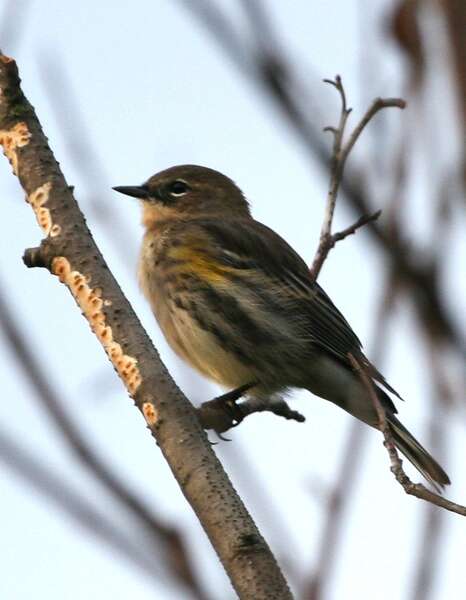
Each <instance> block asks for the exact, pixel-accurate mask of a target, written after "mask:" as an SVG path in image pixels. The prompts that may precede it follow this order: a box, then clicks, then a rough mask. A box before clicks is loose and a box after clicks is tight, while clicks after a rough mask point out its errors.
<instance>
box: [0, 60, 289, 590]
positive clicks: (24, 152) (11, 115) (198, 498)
mask: <svg viewBox="0 0 466 600" xmlns="http://www.w3.org/2000/svg"><path fill="white" fill-rule="evenodd" d="M0 91H1V94H2V103H1V104H0V130H1V131H0V141H1V143H2V145H3V148H4V152H5V154H6V156H7V157H8V159H9V161H10V163H11V165H12V168H13V172H14V173H15V174H16V175H17V176H18V178H19V180H20V183H21V185H22V187H23V188H24V190H25V192H26V195H27V201H28V202H29V203H30V204H31V207H32V208H33V210H34V212H35V214H36V217H37V220H38V223H39V225H40V226H41V227H42V229H43V232H44V234H45V236H46V237H45V238H44V239H43V241H42V243H41V245H40V247H39V248H36V249H33V250H30V251H26V254H25V262H26V264H28V265H29V266H42V267H46V268H47V269H48V270H50V272H51V273H53V274H55V275H57V276H58V278H59V279H60V281H61V282H62V283H65V285H66V286H67V287H68V288H69V290H70V292H71V293H72V295H73V297H74V299H75V300H76V302H77V304H78V305H79V307H80V309H81V311H82V313H83V315H84V317H85V318H86V319H87V320H88V322H89V324H90V326H91V329H92V331H93V332H94V334H95V335H96V337H97V338H98V340H99V341H100V343H101V344H102V346H103V347H104V349H105V351H106V353H107V355H108V357H109V359H110V361H111V362H112V364H113V366H114V368H115V370H116V371H117V373H118V374H119V376H120V378H121V379H122V381H123V383H124V384H125V386H126V388H127V390H128V392H129V394H130V395H131V397H132V398H133V399H134V401H135V403H136V406H137V407H138V409H139V410H140V412H141V413H142V415H143V416H144V418H145V420H146V423H147V426H148V428H149V430H150V432H151V434H152V435H153V436H154V438H155V439H156V441H157V443H158V445H159V446H160V448H161V450H162V452H163V455H164V456H165V458H166V460H167V462H168V464H169V465H170V468H171V470H172V472H173V474H174V476H175V478H176V480H177V481H178V484H179V485H180V487H181V489H182V491H183V493H184V495H185V496H186V498H187V500H188V502H189V503H190V504H191V506H192V508H193V510H194V511H195V513H196V515H197V516H198V518H199V520H200V522H201V524H202V526H203V527H204V530H205V531H206V533H207V535H208V537H209V539H210V541H211V543H212V545H213V546H214V548H215V550H216V551H217V553H218V555H219V558H220V560H221V562H222V564H223V565H224V567H225V569H226V571H227V573H228V575H229V577H230V579H231V582H232V584H233V587H234V588H235V590H236V591H237V593H238V595H239V596H240V597H241V598H248V599H249V598H250V599H252V598H254V599H255V600H260V599H264V600H265V599H269V598H271V597H273V598H280V599H289V598H291V594H290V591H289V589H288V586H287V584H286V582H285V579H284V577H283V575H282V573H281V571H280V569H279V567H278V565H277V563H276V561H275V558H274V557H273V555H272V553H271V551H270V549H269V548H268V546H267V544H266V542H265V541H264V539H263V538H262V536H261V535H260V533H259V531H258V529H257V527H256V526H255V524H254V522H253V521H252V519H251V517H250V515H249V514H248V512H247V510H246V508H245V506H244V504H243V503H242V501H241V499H240V498H239V496H238V495H237V494H236V492H235V490H234V488H233V486H232V484H231V482H230V481H229V479H228V477H227V475H226V473H225V472H224V470H223V468H222V466H221V464H220V462H219V461H218V459H217V458H216V456H215V454H214V452H213V450H212V448H211V445H210V443H209V441H208V439H207V436H206V435H205V432H204V430H203V429H202V427H201V424H200V423H199V420H198V419H197V416H196V413H195V411H194V409H193V407H192V406H191V404H190V403H189V402H188V400H187V399H186V397H185V396H184V395H183V394H182V392H181V391H180V390H179V389H178V387H177V386H176V384H175V382H174V381H173V379H172V378H171V376H170V374H169V373H168V371H167V369H166V367H165V366H164V364H163V363H162V362H161V360H160V357H159V355H158V353H157V351H156V350H155V348H154V347H153V345H152V343H151V341H150V339H149V338H148V336H147V334H146V333H145V331H144V329H143V328H142V326H141V324H140V322H139V320H138V319H137V317H136V315H135V314H134V311H133V310H132V308H131V306H130V305H129V303H128V301H127V300H126V298H125V297H124V296H123V294H122V292H121V290H120V288H119V286H118V284H117V282H116V281H115V279H114V278H113V276H112V274H111V273H110V271H109V269H108V266H107V265H106V263H105V261H104V259H103V257H102V255H101V254H100V251H99V249H98V248H97V246H96V245H95V242H94V241H93V239H92V236H91V234H90V232H89V230H88V228H87V226H86V224H85V221H84V218H83V215H82V214H81V212H80V210H79V208H78V205H77V203H76V201H75V199H74V198H73V195H72V191H71V189H70V187H69V186H68V185H67V183H66V181H65V179H64V177H63V174H62V173H61V171H60V169H59V166H58V164H57V162H56V160H55V158H54V156H53V154H52V152H51V150H50V148H49V147H48V144H47V140H46V138H45V136H44V134H43V132H42V129H41V127H40V124H39V121H38V120H37V117H36V115H35V112H34V109H33V108H32V106H31V105H30V104H29V102H28V101H27V99H26V98H25V96H24V95H23V93H22V91H21V88H20V80H19V77H18V70H17V67H16V63H15V62H14V60H12V59H10V58H8V57H5V56H3V55H2V56H0Z"/></svg>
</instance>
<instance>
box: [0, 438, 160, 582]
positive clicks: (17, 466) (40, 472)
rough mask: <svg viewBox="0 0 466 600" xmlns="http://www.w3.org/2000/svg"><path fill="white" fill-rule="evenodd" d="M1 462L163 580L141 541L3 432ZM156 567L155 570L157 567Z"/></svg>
mask: <svg viewBox="0 0 466 600" xmlns="http://www.w3.org/2000/svg"><path fill="white" fill-rule="evenodd" d="M0 460H1V461H3V462H4V464H5V465H6V466H7V467H8V468H9V469H10V470H11V471H12V472H13V473H14V474H15V475H17V476H19V477H20V478H21V479H22V480H23V481H24V482H25V483H26V484H27V485H29V486H32V487H33V488H34V489H35V490H37V491H38V492H39V493H40V494H42V495H43V496H45V497H46V498H49V499H50V500H52V501H53V502H54V503H55V504H56V505H57V506H58V507H60V508H61V510H63V511H64V512H65V513H66V514H68V515H69V516H71V517H72V518H73V519H74V520H75V521H76V522H77V523H78V524H79V525H80V526H82V527H84V529H86V530H87V532H88V533H90V534H91V535H93V536H94V537H97V538H99V539H100V540H103V541H104V542H105V543H106V544H108V546H109V547H110V548H113V549H114V550H115V551H116V552H118V553H119V554H120V555H121V556H123V557H124V558H125V559H126V560H127V561H129V562H130V563H131V564H134V565H136V566H137V567H138V568H139V569H141V570H142V571H144V573H145V574H146V575H148V576H149V577H150V578H151V579H154V580H156V581H160V573H158V572H157V561H154V558H153V556H151V555H150V554H147V552H145V551H144V548H141V543H140V540H138V541H133V540H131V539H130V538H128V536H127V535H126V534H124V533H123V532H122V531H120V529H119V528H118V527H117V526H116V525H115V524H114V523H111V522H110V521H109V520H108V518H107V516H106V514H105V513H104V512H101V511H98V510H97V509H96V508H95V507H94V506H93V505H92V504H91V503H89V502H88V501H87V500H86V499H85V498H84V497H81V496H80V495H79V494H78V493H77V492H75V491H73V490H71V489H70V488H69V487H68V486H66V485H65V483H64V482H63V481H62V479H61V478H59V477H57V476H55V475H53V474H52V473H51V472H50V471H49V470H48V469H47V468H46V467H45V466H44V465H43V464H42V463H41V462H40V461H39V460H38V459H37V457H36V456H33V455H32V454H30V453H28V452H27V451H26V450H25V449H24V448H23V447H21V446H20V445H19V444H18V443H17V442H16V441H14V440H13V439H11V438H10V437H9V436H8V435H7V434H6V433H5V432H4V431H1V430H0ZM154 567H155V568H154Z"/></svg>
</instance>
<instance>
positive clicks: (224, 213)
mask: <svg viewBox="0 0 466 600" xmlns="http://www.w3.org/2000/svg"><path fill="white" fill-rule="evenodd" d="M113 189H114V190H116V191H117V192H120V193H122V194H126V195H127V196H133V197H135V198H139V199H140V200H141V201H142V205H143V223H144V225H145V226H146V227H151V226H153V225H156V224H157V223H158V222H160V221H166V220H171V219H185V218H187V219H192V218H198V217H214V218H220V219H228V218H247V217H249V216H250V212H249V205H248V202H247V200H246V198H245V197H244V195H243V193H242V192H241V190H240V189H239V188H238V186H237V185H236V184H235V183H234V182H233V181H232V180H231V179H229V178H228V177H226V176H225V175H222V173H219V172H218V171H214V170H213V169H208V168H207V167H199V166H196V165H181V166H177V167H171V168H170V169H166V170H165V171H161V172H160V173H156V174H155V175H153V176H152V177H150V178H149V179H148V180H147V181H146V182H145V183H143V184H142V185H137V186H117V187H114V188H113Z"/></svg>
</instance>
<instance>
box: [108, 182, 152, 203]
mask: <svg viewBox="0 0 466 600" xmlns="http://www.w3.org/2000/svg"><path fill="white" fill-rule="evenodd" d="M112 189H114V190H115V192H120V194H126V196H132V197H133V198H142V199H143V200H144V199H146V198H148V197H149V190H148V189H147V187H146V186H145V185H118V186H117V187H114V188H112Z"/></svg>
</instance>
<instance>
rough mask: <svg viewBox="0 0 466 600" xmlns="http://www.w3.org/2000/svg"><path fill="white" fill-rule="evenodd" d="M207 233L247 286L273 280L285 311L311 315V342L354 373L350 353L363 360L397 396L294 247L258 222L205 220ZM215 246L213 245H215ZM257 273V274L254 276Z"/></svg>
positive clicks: (218, 257) (219, 255)
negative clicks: (312, 277) (366, 354)
mask: <svg viewBox="0 0 466 600" xmlns="http://www.w3.org/2000/svg"><path fill="white" fill-rule="evenodd" d="M202 228H203V229H204V231H205V232H206V233H207V234H208V235H209V238H210V241H211V243H209V245H208V247H209V248H210V249H211V250H210V252H213V253H214V256H213V257H212V258H215V260H216V261H218V262H219V263H221V264H222V265H224V266H225V268H228V269H230V270H231V269H233V270H234V271H235V272H237V274H238V276H239V277H240V278H241V275H242V274H244V275H245V277H244V279H243V280H244V281H247V282H248V283H249V284H250V285H252V286H253V285H254V284H255V282H261V281H262V282H263V281H264V280H271V283H273V284H274V286H271V287H275V289H276V290H277V299H278V300H279V301H284V303H285V304H286V307H285V308H289V309H290V310H294V311H296V312H299V313H300V314H301V315H305V323H303V326H305V327H306V334H307V335H308V337H309V341H310V343H311V344H313V345H314V346H317V347H319V348H321V349H322V350H324V351H325V352H327V353H329V354H331V355H332V356H333V357H334V358H337V359H338V360H339V361H340V362H341V363H343V364H344V365H345V366H347V367H349V368H352V365H351V363H350V361H349V359H348V353H351V354H353V356H355V357H356V358H357V359H360V360H363V361H364V363H365V364H366V366H367V367H368V369H369V371H370V374H371V375H372V377H373V378H374V379H375V380H376V381H378V382H379V383H381V384H382V385H383V386H384V387H385V388H386V389H388V390H389V391H390V392H392V393H394V394H396V395H397V396H398V394H397V392H396V391H395V390H394V389H393V388H392V387H391V386H390V385H389V384H388V383H387V382H386V381H385V378H384V377H383V376H382V375H381V373H379V372H378V371H377V369H376V368H375V367H374V366H373V365H372V364H371V363H370V362H369V361H368V359H367V358H366V357H365V356H364V354H363V352H362V345H361V342H360V340H359V339H358V337H357V336H356V334H355V333H354V331H353V330H352V329H351V326H350V325H349V323H348V321H347V320H346V319H345V318H344V316H343V315H342V314H341V312H340V311H339V310H338V308H337V307H336V306H335V305H334V304H333V302H332V301H331V300H330V298H329V296H328V295H327V294H326V293H325V291H324V290H323V289H322V288H321V287H320V285H319V284H318V283H316V282H314V281H313V280H312V279H311V276H310V272H309V268H308V266H307V265H306V263H305V262H304V261H303V259H302V258H301V257H300V256H299V255H298V254H297V253H296V252H295V251H294V250H293V248H291V246H290V245H289V244H288V243H287V242H286V241H285V240H284V239H283V238H281V237H280V236H279V235H278V234H277V233H275V232H274V231H273V230H272V229H270V228H269V227H267V226H265V225H263V224H262V223H259V222H258V221H254V220H252V219H251V220H235V221H225V222H219V221H213V220H205V221H203V222H202ZM212 242H213V243H212ZM251 274H252V275H253V276H252V277H251Z"/></svg>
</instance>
